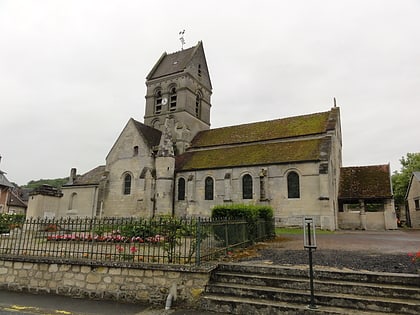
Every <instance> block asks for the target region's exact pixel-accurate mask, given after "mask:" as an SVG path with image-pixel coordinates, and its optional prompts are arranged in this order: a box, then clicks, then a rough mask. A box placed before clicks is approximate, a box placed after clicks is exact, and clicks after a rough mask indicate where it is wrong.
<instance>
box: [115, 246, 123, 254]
mask: <svg viewBox="0 0 420 315" xmlns="http://www.w3.org/2000/svg"><path fill="white" fill-rule="evenodd" d="M116 249H117V251H118V252H119V253H122V252H123V251H124V247H122V246H121V245H117V246H116Z"/></svg>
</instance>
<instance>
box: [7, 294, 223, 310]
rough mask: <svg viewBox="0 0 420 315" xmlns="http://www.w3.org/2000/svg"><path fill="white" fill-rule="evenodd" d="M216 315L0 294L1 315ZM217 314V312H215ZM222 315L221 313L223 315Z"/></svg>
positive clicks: (53, 297) (80, 300) (49, 297)
mask: <svg viewBox="0 0 420 315" xmlns="http://www.w3.org/2000/svg"><path fill="white" fill-rule="evenodd" d="M41 314H42V315H215V313H211V312H201V311H196V310H186V309H179V308H175V309H170V310H167V311H165V310H164V306H163V305H162V308H156V307H151V306H148V305H139V304H124V303H117V302H113V301H94V300H87V299H73V298H70V297H64V296H58V295H41V294H29V293H18V292H10V291H0V315H41ZM217 315H220V313H217ZM222 315H223V314H222Z"/></svg>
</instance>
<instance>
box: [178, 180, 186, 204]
mask: <svg viewBox="0 0 420 315" xmlns="http://www.w3.org/2000/svg"><path fill="white" fill-rule="evenodd" d="M178 200H185V179H183V178H182V177H181V178H180V179H178Z"/></svg>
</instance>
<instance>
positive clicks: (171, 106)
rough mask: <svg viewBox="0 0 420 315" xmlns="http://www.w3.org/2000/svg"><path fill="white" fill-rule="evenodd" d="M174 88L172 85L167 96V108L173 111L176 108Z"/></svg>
mask: <svg viewBox="0 0 420 315" xmlns="http://www.w3.org/2000/svg"><path fill="white" fill-rule="evenodd" d="M176 98H177V96H176V88H175V87H172V88H171V90H170V96H169V110H170V111H171V112H173V111H174V110H176Z"/></svg>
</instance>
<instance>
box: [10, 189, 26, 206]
mask: <svg viewBox="0 0 420 315" xmlns="http://www.w3.org/2000/svg"><path fill="white" fill-rule="evenodd" d="M7 205H8V206H13V207H19V208H27V204H26V203H25V202H24V201H23V200H22V199H21V198H20V197H19V196H18V194H17V193H16V192H14V191H12V192H11V194H10V195H9V200H8V202H7Z"/></svg>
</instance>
